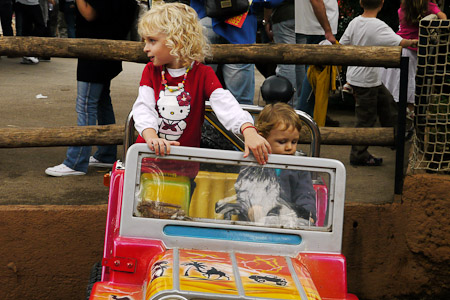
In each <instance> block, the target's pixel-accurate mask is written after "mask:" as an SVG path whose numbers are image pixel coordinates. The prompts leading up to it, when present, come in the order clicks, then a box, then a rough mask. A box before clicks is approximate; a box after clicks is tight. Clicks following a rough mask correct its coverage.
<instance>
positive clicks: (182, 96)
mask: <svg viewBox="0 0 450 300" xmlns="http://www.w3.org/2000/svg"><path fill="white" fill-rule="evenodd" d="M157 105H158V112H159V115H160V117H159V118H158V125H159V129H158V132H159V137H160V138H163V139H166V140H168V141H176V140H178V139H179V138H180V136H181V135H182V134H183V131H184V129H185V128H186V122H185V121H184V120H185V119H186V118H187V116H188V115H189V112H190V111H191V96H190V95H189V93H188V92H186V91H184V89H180V90H178V91H173V92H171V91H169V90H168V89H164V90H161V91H160V93H159V100H158V103H157Z"/></svg>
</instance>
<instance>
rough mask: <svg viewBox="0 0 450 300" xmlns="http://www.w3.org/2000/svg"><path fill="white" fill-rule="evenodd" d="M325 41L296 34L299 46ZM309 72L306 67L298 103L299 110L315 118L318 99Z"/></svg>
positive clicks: (321, 38)
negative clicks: (315, 106)
mask: <svg viewBox="0 0 450 300" xmlns="http://www.w3.org/2000/svg"><path fill="white" fill-rule="evenodd" d="M324 39H325V37H324V36H323V35H305V34H299V33H297V34H296V40H297V44H318V43H320V42H321V41H323V40H324ZM307 72H308V68H307V67H306V69H305V70H304V73H303V84H302V91H301V93H300V99H299V102H298V103H297V104H298V105H297V109H299V110H301V111H304V112H306V113H307V114H309V115H310V116H311V117H314V105H315V103H316V99H315V96H314V92H313V89H312V87H311V84H310V83H309V81H308V76H306V74H307Z"/></svg>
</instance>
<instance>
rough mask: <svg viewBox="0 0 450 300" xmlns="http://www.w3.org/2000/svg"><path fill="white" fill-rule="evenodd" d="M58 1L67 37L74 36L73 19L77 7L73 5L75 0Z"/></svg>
mask: <svg viewBox="0 0 450 300" xmlns="http://www.w3.org/2000/svg"><path fill="white" fill-rule="evenodd" d="M60 1H61V2H60V3H59V7H60V10H61V11H62V12H63V13H64V20H65V21H66V25H67V37H68V38H75V28H76V25H75V23H76V22H75V19H76V15H77V7H76V5H75V0H60Z"/></svg>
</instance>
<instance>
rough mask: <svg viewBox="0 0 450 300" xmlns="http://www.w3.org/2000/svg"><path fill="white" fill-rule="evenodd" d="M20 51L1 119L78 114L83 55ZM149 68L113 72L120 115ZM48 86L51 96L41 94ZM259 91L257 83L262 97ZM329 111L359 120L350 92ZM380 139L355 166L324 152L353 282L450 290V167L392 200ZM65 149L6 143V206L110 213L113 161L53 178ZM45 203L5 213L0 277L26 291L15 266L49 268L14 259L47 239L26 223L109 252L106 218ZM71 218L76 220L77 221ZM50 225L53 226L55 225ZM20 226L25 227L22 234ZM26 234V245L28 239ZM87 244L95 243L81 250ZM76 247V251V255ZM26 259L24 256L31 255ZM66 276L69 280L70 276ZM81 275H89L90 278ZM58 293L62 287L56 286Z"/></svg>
mask: <svg viewBox="0 0 450 300" xmlns="http://www.w3.org/2000/svg"><path fill="white" fill-rule="evenodd" d="M19 61H20V59H19V58H13V59H9V58H6V57H2V58H1V59H0V91H1V93H0V103H1V109H0V112H1V118H0V128H8V127H21V128H25V127H57V126H72V125H74V124H76V113H75V108H74V106H75V96H76V79H75V68H76V60H75V59H65V58H53V59H52V61H51V62H49V63H44V62H42V63H40V64H39V65H31V66H30V65H21V64H20V63H19ZM142 68H143V65H140V64H135V63H124V71H123V72H122V73H121V74H120V75H119V76H118V77H117V78H116V79H114V80H113V82H112V98H113V104H114V108H115V111H116V118H117V123H119V124H123V123H124V122H125V118H126V116H127V114H128V112H129V110H130V108H131V106H132V104H133V102H134V100H135V98H136V95H137V88H138V84H139V79H140V74H141V70H142ZM261 82H262V79H261V76H258V78H257V85H258V86H257V87H259V85H260V84H261ZM39 94H42V95H43V96H46V98H36V96H37V95H39ZM258 94H259V93H258V92H257V93H256V98H258ZM340 104H342V105H340ZM330 116H331V117H332V118H333V119H335V120H338V121H340V122H341V126H344V127H351V126H353V112H352V110H351V109H349V108H348V107H347V105H346V104H345V103H343V102H342V103H339V102H338V103H337V105H336V106H333V108H332V110H331V111H330ZM0 130H1V129H0ZM17 138H26V137H17ZM371 149H372V150H371V151H372V152H373V154H374V155H376V156H380V157H383V159H384V165H383V166H382V167H377V168H370V167H352V166H350V165H349V161H348V154H349V151H350V146H327V145H324V146H323V147H322V148H321V150H322V151H321V156H322V157H327V158H334V159H338V160H340V161H342V162H343V163H344V164H345V166H346V168H347V183H346V185H347V186H346V192H347V193H346V201H347V207H346V221H345V222H346V224H345V229H344V242H343V251H344V255H345V256H346V257H347V259H348V273H349V279H348V280H349V290H350V291H351V292H355V293H357V294H358V293H359V295H360V296H361V299H382V298H383V299H390V298H389V297H387V298H386V297H385V295H386V293H388V295H389V293H390V295H399V296H401V295H405V293H406V294H408V292H409V291H415V293H414V295H413V296H411V295H410V296H408V297H406V296H404V297H403V298H402V297H400V298H398V299H448V297H447V296H449V294H448V293H450V292H449V291H450V282H449V278H450V273H449V268H448V266H449V265H450V246H449V242H448V241H449V240H450V236H449V232H450V224H449V218H448V211H450V207H449V197H448V196H447V195H448V190H449V189H450V177H449V176H446V175H439V176H437V175H429V174H425V175H413V176H412V175H411V176H409V177H407V178H406V181H405V187H404V195H403V202H400V201H396V202H394V203H393V200H394V164H395V151H393V150H391V149H390V148H388V147H371ZM65 152H66V147H55V148H22V149H0V183H1V184H0V189H1V198H0V205H5V206H4V207H5V209H6V210H8V209H10V206H9V205H14V206H13V207H15V205H23V204H25V205H31V206H29V207H30V208H31V209H32V210H39V209H40V208H39V207H35V206H34V205H44V204H45V205H67V206H68V207H69V206H70V207H72V206H73V205H75V208H76V207H78V206H77V205H83V206H79V208H80V213H82V212H86V206H85V205H88V206H89V205H93V206H92V209H88V210H87V211H91V210H95V207H100V208H101V210H102V211H101V212H96V215H97V216H98V217H103V213H104V209H105V206H104V205H102V204H106V203H107V199H108V188H107V187H105V186H103V185H102V178H103V175H104V174H105V173H106V172H107V171H108V170H107V169H90V170H89V172H88V174H87V175H86V176H74V177H65V178H53V177H49V176H47V175H45V174H44V170H45V168H47V167H49V166H54V165H56V164H60V163H61V162H62V161H63V159H64V157H65ZM121 153H122V149H121V147H119V155H121ZM397 200H398V199H397ZM94 204H95V205H94ZM98 205H99V206H98ZM46 207H47V206H43V210H44V211H45V213H44V214H43V215H39V214H38V215H35V214H32V213H26V214H23V215H22V217H21V218H20V219H19V220H21V221H20V224H22V223H23V224H22V225H20V226H19V225H18V226H17V227H18V231H16V232H14V231H11V228H6V227H8V224H14V222H16V223H17V222H19V221H18V219H17V216H16V215H11V217H14V219H10V220H9V219H7V218H6V216H7V215H9V213H8V212H7V211H5V212H4V214H3V213H2V214H3V218H0V224H2V225H1V226H0V227H1V228H0V229H1V231H2V232H1V235H0V237H1V239H2V240H1V244H2V245H6V244H7V245H8V247H10V248H8V249H3V250H2V252H1V253H0V254H3V255H0V257H2V259H1V261H0V264H1V266H0V267H1V268H0V277H4V276H6V277H5V278H6V280H7V282H8V284H12V285H13V286H15V288H16V290H18V291H19V290H20V289H26V288H27V287H23V286H22V287H21V285H20V282H21V280H23V282H25V277H23V278H22V279H21V278H20V277H19V276H18V275H17V276H16V275H14V276H16V277H12V276H13V275H11V273H8V272H11V271H12V272H14V269H15V268H16V273H17V272H19V271H21V270H22V272H23V269H20V268H24V269H25V270H27V271H26V272H29V273H27V274H28V275H26V276H32V275H31V273H32V272H33V267H32V266H33V265H34V264H38V265H40V266H41V268H43V269H46V268H47V267H46V265H41V264H42V263H43V262H41V261H38V262H31V261H30V259H32V258H31V257H29V258H27V259H25V258H24V257H22V258H21V257H17V258H16V263H15V264H13V265H10V262H14V261H13V260H8V258H9V257H11V256H16V255H15V254H14V253H18V254H19V256H20V255H21V254H23V255H25V256H26V255H27V254H26V253H27V252H26V251H33V249H34V248H38V249H41V248H42V247H46V241H45V239H43V238H41V237H39V238H36V239H35V238H33V236H32V235H30V234H31V233H30V234H28V233H27V230H26V226H33V225H34V224H40V225H39V226H42V228H41V229H42V231H45V232H47V233H48V234H49V235H52V236H53V235H54V236H62V237H63V238H62V241H60V243H57V244H52V246H51V249H55V251H62V250H61V249H65V247H68V246H70V247H69V248H68V249H70V250H69V251H71V252H74V253H75V254H77V255H78V256H83V257H84V256H86V257H88V256H90V255H96V256H98V255H101V251H102V249H101V248H102V232H103V230H104V229H103V228H102V227H103V226H104V225H103V223H102V222H100V223H101V224H100V223H98V222H96V223H95V224H96V225H97V226H98V227H96V228H92V226H89V225H91V223H90V222H89V220H86V219H85V218H83V216H81V215H78V214H74V215H72V216H71V214H72V212H71V213H70V214H69V215H68V216H67V215H64V217H61V218H60V219H55V220H53V221H51V222H50V221H48V222H47V221H45V220H41V219H33V217H35V218H42V217H44V218H46V216H47V217H49V216H51V215H50V213H49V212H48V209H47V208H46ZM21 210H27V208H26V207H25V208H23V207H22V208H20V209H19V211H21ZM68 220H72V221H73V222H74V223H73V224H71V223H70V221H69V222H68ZM44 221H45V222H44ZM55 222H56V223H55ZM58 222H65V223H64V226H61V227H59V226H57V223H58ZM83 222H84V223H83ZM17 224H19V223H17ZM80 224H81V225H80ZM5 226H6V227H5ZM24 226H25V227H24ZM49 227H51V230H50V229H47V228H49ZM39 228H40V227H39ZM78 230H81V231H86V233H87V236H85V239H81V240H78V241H76V243H79V247H77V245H73V241H69V240H65V237H64V236H67V235H68V234H76V232H77V231H78ZM94 230H95V232H93V231H94ZM30 232H32V230H30ZM17 236H19V237H20V238H19V240H18V241H16V238H17ZM89 238H92V239H95V240H96V243H90V242H89ZM24 240H26V245H27V246H24V243H21V242H23V241H24ZM33 243H34V244H33ZM69 244H70V245H69ZM11 245H12V246H11ZM89 246H91V247H92V248H89ZM83 247H86V249H85V250H83V252H79V251H80V248H83ZM83 249H84V248H83ZM24 251H25V253H23V252H24ZM66 251H67V250H64V252H66ZM77 251H78V252H77ZM41 252H42V251H40V253H41ZM75 254H74V255H73V257H72V256H70V258H69V259H73V260H75V259H76V258H75ZM47 256H48V255H47ZM24 259H25V260H24ZM48 259H49V261H51V265H52V266H53V265H56V266H57V267H55V268H60V267H61V265H64V263H65V261H67V259H68V258H67V256H64V255H62V256H52V257H48ZM58 259H59V260H58ZM19 262H22V265H21V264H20V263H19ZM84 263H85V264H86V262H84ZM89 263H90V262H89ZM16 264H17V265H19V267H17V266H16ZM85 264H83V265H82V266H80V268H81V267H83V268H81V269H82V270H80V272H88V271H87V270H86V265H85ZM23 265H27V266H23ZM15 266H16V267H15ZM17 268H19V271H17ZM54 270H56V269H54ZM57 270H58V271H60V270H59V269H57ZM47 273H48V274H47ZM53 273H54V272H53V271H52V270H47V271H46V275H45V276H43V277H42V278H41V277H40V278H38V279H35V280H36V283H37V282H38V281H42V280H44V281H46V280H49V278H53V277H52V276H53ZM84 274H86V273H84ZM65 276H67V278H59V279H58V280H59V281H61V284H64V285H67V284H69V285H71V284H79V282H78V281H77V282H75V283H74V282H71V280H73V279H71V277H70V274H66V275H65ZM14 278H16V279H14ZM63 279H64V280H66V281H64V282H62V281H63ZM77 280H82V282H84V278H83V279H77ZM28 288H32V286H29V287H28ZM383 289H388V290H387V291H386V290H383ZM75 290H76V289H75V288H74V289H73V291H69V292H68V293H69V294H72V295H75V294H76V293H75ZM0 291H1V289H0ZM52 293H53V295H58V293H57V291H52ZM0 294H1V293H0ZM436 295H439V296H436ZM441 295H444V296H441ZM9 296H10V297H6V298H8V299H13V296H11V295H9ZM435 296H436V297H437V298H436V297H435ZM53 298H55V297H53ZM75 298H77V297H75ZM393 298H394V297H393ZM55 299H64V298H58V297H56V298H55ZM67 299H68V298H67Z"/></svg>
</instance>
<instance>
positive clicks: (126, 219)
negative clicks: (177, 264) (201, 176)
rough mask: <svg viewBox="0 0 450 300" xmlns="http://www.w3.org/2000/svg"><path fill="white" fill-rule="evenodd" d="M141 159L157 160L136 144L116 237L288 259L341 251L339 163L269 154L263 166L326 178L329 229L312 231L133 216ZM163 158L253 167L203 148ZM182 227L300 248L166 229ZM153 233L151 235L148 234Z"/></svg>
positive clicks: (234, 155)
mask: <svg viewBox="0 0 450 300" xmlns="http://www.w3.org/2000/svg"><path fill="white" fill-rule="evenodd" d="M144 157H155V155H154V154H153V153H152V151H150V150H149V148H148V147H147V145H146V144H135V145H133V146H132V147H130V149H129V150H128V153H127V159H126V161H127V164H126V169H125V179H124V194H123V201H122V212H121V226H120V232H119V235H120V236H124V237H135V238H149V239H158V240H162V241H164V243H165V245H166V246H167V247H170V248H172V247H180V246H183V248H192V249H211V250H224V249H225V250H232V251H244V252H247V251H252V252H254V253H262V254H264V253H270V254H274V253H278V254H279V255H288V254H294V253H298V252H299V251H320V252H322V251H324V252H337V253H340V252H341V240H342V223H343V205H344V197H345V168H344V166H343V165H342V163H340V162H339V161H336V160H330V159H322V158H311V157H298V156H286V155H270V157H269V161H268V164H267V166H268V167H277V168H291V169H302V168H307V169H308V171H314V172H322V173H326V174H328V175H329V184H328V193H329V203H328V205H329V214H328V219H327V221H328V223H327V224H328V226H327V227H313V228H308V229H306V228H302V229H288V228H271V227H264V226H258V225H256V224H253V225H251V226H249V225H248V224H245V225H244V224H236V222H230V223H228V224H226V222H214V221H210V220H211V219H204V220H197V219H196V220H192V221H188V220H172V219H155V218H143V217H135V216H133V212H134V206H135V193H136V188H137V186H138V185H139V181H140V174H141V173H140V164H141V161H142V158H144ZM164 159H177V160H186V161H196V162H207V163H220V164H231V165H235V164H237V165H240V166H247V165H249V166H255V165H257V163H256V161H255V160H254V159H253V157H251V156H250V157H247V158H243V154H242V152H237V151H227V150H215V149H201V148H190V147H180V146H179V147H171V154H170V155H168V156H166V157H164ZM169 225H170V226H172V225H174V226H182V227H186V228H189V227H190V228H192V227H198V228H203V229H208V228H211V229H222V230H236V231H238V232H239V231H242V232H243V233H244V232H257V233H261V234H275V235H279V236H283V237H285V236H286V237H289V236H298V237H299V238H300V240H301V242H300V243H298V244H286V245H283V247H280V245H279V243H278V244H277V243H273V244H272V243H270V242H269V243H259V242H247V241H234V240H231V241H227V240H220V239H204V238H198V237H189V236H173V235H169V234H167V231H166V228H167V226H169ZM149 228H151V230H149Z"/></svg>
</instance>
